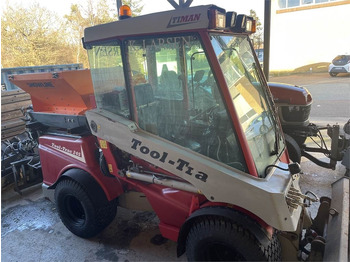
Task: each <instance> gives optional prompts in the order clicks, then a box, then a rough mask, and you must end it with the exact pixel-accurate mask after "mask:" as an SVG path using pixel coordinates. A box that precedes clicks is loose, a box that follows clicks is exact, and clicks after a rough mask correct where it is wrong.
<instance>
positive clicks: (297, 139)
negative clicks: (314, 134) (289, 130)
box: [292, 136, 306, 147]
mask: <svg viewBox="0 0 350 262" xmlns="http://www.w3.org/2000/svg"><path fill="white" fill-rule="evenodd" d="M292 138H293V139H294V140H295V142H297V144H298V145H299V147H301V146H302V145H303V144H304V143H305V141H306V137H304V136H292Z"/></svg>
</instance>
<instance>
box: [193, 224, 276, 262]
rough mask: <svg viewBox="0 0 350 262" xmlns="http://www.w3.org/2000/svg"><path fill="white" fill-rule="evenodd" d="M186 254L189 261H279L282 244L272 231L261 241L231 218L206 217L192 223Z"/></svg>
mask: <svg viewBox="0 0 350 262" xmlns="http://www.w3.org/2000/svg"><path fill="white" fill-rule="evenodd" d="M186 255H187V259H188V260H189V261H280V260H281V247H280V243H279V240H278V238H277V236H276V235H275V234H274V235H273V237H272V239H271V240H269V241H265V244H263V243H261V242H259V241H258V240H257V239H256V238H255V237H254V236H253V234H252V233H251V232H250V231H249V230H248V229H247V228H244V227H243V226H240V225H238V224H236V223H235V222H234V221H232V220H229V219H225V218H220V217H207V218H201V219H199V220H198V221H197V222H195V223H194V225H193V226H192V228H191V230H190V232H189V234H188V236H187V241H186Z"/></svg>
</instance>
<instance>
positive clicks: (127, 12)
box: [119, 5, 131, 20]
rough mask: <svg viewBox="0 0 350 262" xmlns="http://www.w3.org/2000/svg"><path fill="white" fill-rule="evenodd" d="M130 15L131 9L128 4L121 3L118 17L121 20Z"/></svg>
mask: <svg viewBox="0 0 350 262" xmlns="http://www.w3.org/2000/svg"><path fill="white" fill-rule="evenodd" d="M129 17H131V9H130V7H129V6H128V5H122V6H121V7H120V8H119V19H120V20H122V19H126V18H129Z"/></svg>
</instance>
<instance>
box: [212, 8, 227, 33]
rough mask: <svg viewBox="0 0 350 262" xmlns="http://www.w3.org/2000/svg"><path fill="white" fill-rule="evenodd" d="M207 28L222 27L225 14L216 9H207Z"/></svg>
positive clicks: (224, 24)
mask: <svg viewBox="0 0 350 262" xmlns="http://www.w3.org/2000/svg"><path fill="white" fill-rule="evenodd" d="M209 19H210V20H209V21H210V22H209V29H224V28H225V27H226V15H225V13H224V12H220V11H219V10H217V9H210V10H209Z"/></svg>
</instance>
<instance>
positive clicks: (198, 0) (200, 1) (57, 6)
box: [1, 0, 265, 21]
mask: <svg viewBox="0 0 350 262" xmlns="http://www.w3.org/2000/svg"><path fill="white" fill-rule="evenodd" d="M108 1H109V2H110V6H111V8H114V7H116V1H115V0H108ZM175 1H176V2H178V0H175ZM33 3H38V4H39V5H40V6H43V7H46V8H48V9H49V10H51V11H54V12H56V13H57V14H58V15H59V16H61V17H63V16H64V15H65V14H69V12H70V6H71V4H75V3H78V4H82V3H84V0H59V1H57V0H5V1H4V0H2V1H1V8H2V9H3V8H4V6H5V5H6V4H9V5H10V6H11V5H16V4H18V5H20V6H24V7H27V6H30V5H32V4H33ZM142 3H143V5H144V8H143V11H142V14H149V13H154V12H160V11H165V10H171V9H173V7H172V6H171V5H170V4H169V3H168V1H167V0H143V1H142ZM264 3H265V1H264V0H193V2H192V5H191V6H197V5H207V4H214V5H217V6H219V7H222V8H224V9H226V11H235V12H237V13H239V14H249V10H250V9H253V10H254V11H255V12H256V13H257V16H258V17H259V18H260V20H261V21H263V18H264V17H263V16H264Z"/></svg>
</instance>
